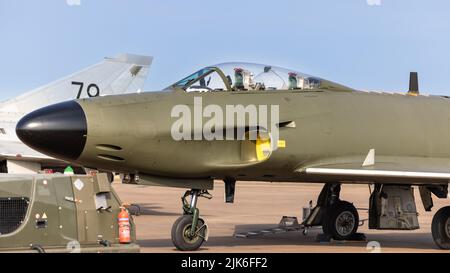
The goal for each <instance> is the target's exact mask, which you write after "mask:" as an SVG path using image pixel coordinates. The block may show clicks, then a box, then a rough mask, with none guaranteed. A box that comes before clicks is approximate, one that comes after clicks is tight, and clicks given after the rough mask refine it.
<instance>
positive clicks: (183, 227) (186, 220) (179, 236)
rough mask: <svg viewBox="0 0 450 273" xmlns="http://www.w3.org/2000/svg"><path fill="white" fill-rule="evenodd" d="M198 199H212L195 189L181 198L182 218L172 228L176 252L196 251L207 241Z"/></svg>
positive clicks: (206, 232)
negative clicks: (189, 197) (188, 198)
mask: <svg viewBox="0 0 450 273" xmlns="http://www.w3.org/2000/svg"><path fill="white" fill-rule="evenodd" d="M188 196H191V200H190V202H188V201H187V197H188ZM199 197H205V198H207V199H211V198H212V196H211V195H210V194H209V193H208V191H205V190H196V189H194V190H189V191H186V193H185V194H184V196H183V197H182V198H181V200H182V203H183V216H181V217H179V218H178V219H177V220H176V221H175V223H174V224H173V226H172V242H173V244H174V246H175V247H176V248H177V249H178V250H182V251H193V250H197V249H198V248H200V247H201V245H202V244H203V242H205V241H207V240H208V226H207V225H206V223H205V221H204V220H203V219H201V218H200V210H199V209H198V208H197V201H198V198H199Z"/></svg>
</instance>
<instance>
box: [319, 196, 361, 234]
mask: <svg viewBox="0 0 450 273" xmlns="http://www.w3.org/2000/svg"><path fill="white" fill-rule="evenodd" d="M358 226H359V215H358V211H357V210H356V208H355V206H353V204H351V203H349V202H346V201H339V202H337V203H335V204H334V205H332V206H331V207H329V208H327V210H326V212H325V214H324V218H323V223H322V229H323V232H324V233H325V234H327V235H330V236H331V237H332V238H333V239H335V240H349V239H351V238H352V237H353V235H355V233H356V231H358Z"/></svg>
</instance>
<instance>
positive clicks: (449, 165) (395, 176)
mask: <svg viewBox="0 0 450 273" xmlns="http://www.w3.org/2000/svg"><path fill="white" fill-rule="evenodd" d="M296 172H297V173H299V174H301V175H304V176H306V177H310V178H311V179H313V180H314V181H315V180H317V181H324V182H334V181H343V182H345V181H348V182H379V183H411V184H423V183H429V182H431V183H439V184H443V183H444V184H447V183H449V181H450V160H449V159H446V158H427V157H396V156H380V157H376V158H375V151H374V150H371V151H370V152H369V154H368V155H367V156H366V158H365V159H364V158H361V157H345V158H332V159H325V160H320V161H317V162H314V163H310V164H307V165H304V166H301V167H299V168H297V169H296Z"/></svg>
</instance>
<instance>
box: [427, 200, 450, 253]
mask: <svg viewBox="0 0 450 273" xmlns="http://www.w3.org/2000/svg"><path fill="white" fill-rule="evenodd" d="M431 233H432V234H433V239H434V242H435V243H436V245H437V246H438V247H439V248H440V249H450V207H444V208H442V209H440V210H438V212H436V214H435V215H434V217H433V222H432V223H431Z"/></svg>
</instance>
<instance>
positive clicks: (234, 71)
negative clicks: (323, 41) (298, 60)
mask: <svg viewBox="0 0 450 273" xmlns="http://www.w3.org/2000/svg"><path fill="white" fill-rule="evenodd" d="M169 88H170V89H171V88H181V89H184V90H186V91H187V92H210V91H249V90H250V91H252V90H299V91H301V90H313V89H336V90H340V91H344V90H345V91H349V90H352V89H351V88H348V87H345V86H342V85H340V84H337V83H333V82H330V81H327V80H324V79H321V78H318V77H313V76H310V75H307V74H303V73H300V72H296V71H293V70H289V69H286V68H281V67H276V66H270V65H262V64H252V63H223V64H218V65H214V66H208V67H205V68H203V69H200V70H199V71H197V72H195V73H194V74H192V75H189V76H188V77H186V78H184V79H182V80H181V81H178V82H176V83H174V84H173V85H171V86H170V87H169Z"/></svg>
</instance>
